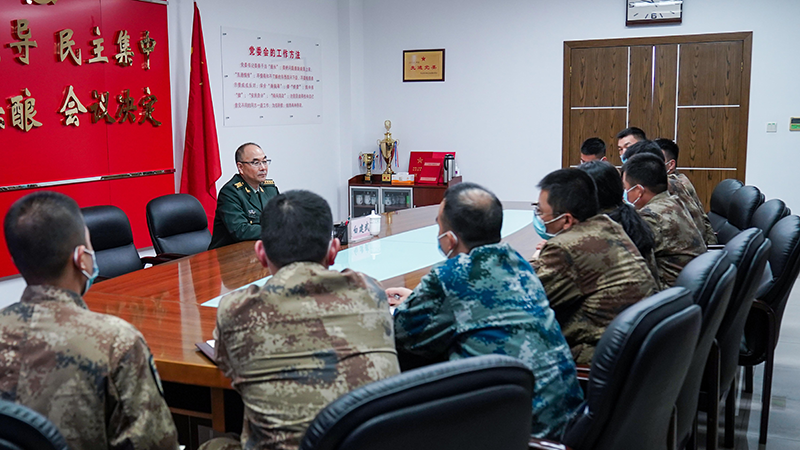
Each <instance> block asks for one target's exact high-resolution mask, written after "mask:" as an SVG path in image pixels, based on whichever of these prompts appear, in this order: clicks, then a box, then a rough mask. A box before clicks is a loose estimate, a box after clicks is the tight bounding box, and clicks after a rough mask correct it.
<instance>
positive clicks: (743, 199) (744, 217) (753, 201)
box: [716, 186, 764, 244]
mask: <svg viewBox="0 0 800 450" xmlns="http://www.w3.org/2000/svg"><path fill="white" fill-rule="evenodd" d="M762 203H764V194H762V193H761V191H760V190H759V189H758V188H757V187H755V186H742V187H741V188H739V189H737V190H736V192H734V193H733V195H732V196H731V202H730V205H728V223H727V224H725V225H724V226H723V227H722V228H721V229H719V230H716V231H717V239H718V240H719V242H720V243H722V244H724V243H727V242H728V241H730V240H731V239H733V237H734V236H736V235H737V234H739V232H740V231H742V230H746V229H748V228H750V222H751V221H752V219H753V214H755V212H756V209H758V207H759V206H761V204H762Z"/></svg>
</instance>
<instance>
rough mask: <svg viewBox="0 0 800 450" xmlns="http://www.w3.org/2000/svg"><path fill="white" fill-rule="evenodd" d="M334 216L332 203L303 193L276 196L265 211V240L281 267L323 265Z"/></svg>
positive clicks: (312, 194)
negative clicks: (308, 264)
mask: <svg viewBox="0 0 800 450" xmlns="http://www.w3.org/2000/svg"><path fill="white" fill-rule="evenodd" d="M332 232H333V216H332V214H331V207H330V206H329V205H328V202H327V201H325V199H324V198H322V197H320V196H319V195H317V194H315V193H313V192H310V191H302V190H293V191H287V192H284V193H283V194H279V195H276V196H275V197H272V198H271V199H270V201H269V202H267V204H266V206H264V210H263V211H262V212H261V240H262V241H263V242H264V250H265V251H266V253H267V257H269V259H270V260H271V261H272V262H273V263H274V264H275V265H277V266H280V267H283V266H285V265H288V264H291V263H293V262H299V261H305V262H316V263H319V262H323V261H324V260H325V255H326V254H327V253H328V248H329V246H330V242H331V233H332Z"/></svg>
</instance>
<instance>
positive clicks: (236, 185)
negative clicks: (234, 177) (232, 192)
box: [233, 181, 244, 189]
mask: <svg viewBox="0 0 800 450" xmlns="http://www.w3.org/2000/svg"><path fill="white" fill-rule="evenodd" d="M243 185H244V183H243V182H241V181H240V182H238V183H236V184H234V185H233V186H234V187H235V188H236V189H239V188H241V187H242V186H243Z"/></svg>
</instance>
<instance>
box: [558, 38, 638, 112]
mask: <svg viewBox="0 0 800 450" xmlns="http://www.w3.org/2000/svg"><path fill="white" fill-rule="evenodd" d="M571 65H572V77H571V87H570V94H571V97H570V106H572V107H576V106H589V107H592V106H594V107H597V106H623V107H624V106H627V95H628V90H627V83H628V67H627V66H628V48H627V47H609V48H600V49H576V50H573V51H572V59H571Z"/></svg>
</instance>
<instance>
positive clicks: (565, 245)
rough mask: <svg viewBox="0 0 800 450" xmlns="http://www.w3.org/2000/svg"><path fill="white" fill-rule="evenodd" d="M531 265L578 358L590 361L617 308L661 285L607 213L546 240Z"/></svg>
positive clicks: (576, 360)
mask: <svg viewBox="0 0 800 450" xmlns="http://www.w3.org/2000/svg"><path fill="white" fill-rule="evenodd" d="M533 267H534V268H535V269H536V275H538V276H539V280H541V282H542V285H543V286H544V291H545V292H546V293H547V298H548V300H550V307H551V308H553V311H555V313H556V319H557V320H558V323H559V324H561V331H562V332H563V333H564V337H566V338H567V343H568V344H569V346H570V348H571V350H572V357H573V358H574V359H575V363H577V364H591V362H592V355H594V349H595V347H597V343H598V342H599V341H600V337H601V336H602V335H603V333H604V332H605V331H606V327H608V324H610V323H611V321H612V320H614V318H615V317H617V314H619V313H620V312H622V310H624V309H625V308H627V307H628V306H630V305H632V304H634V303H636V302H638V301H639V300H641V299H643V298H645V297H648V296H650V295H653V294H655V293H656V292H657V291H658V289H657V285H656V280H655V278H653V274H652V273H651V272H650V269H649V268H648V267H647V263H646V262H645V260H644V258H642V256H641V254H640V253H639V250H637V249H636V245H634V243H633V241H631V238H629V237H628V235H627V234H625V230H623V229H622V226H621V225H619V224H618V223H616V222H614V221H613V220H611V218H610V217H608V216H606V215H605V214H599V215H596V216H594V217H591V218H589V219H588V220H585V221H583V222H580V223H577V224H576V225H575V226H573V227H572V228H570V229H569V230H566V231H564V232H561V233H559V234H557V235H556V236H554V237H553V238H552V239H550V240H549V241H547V243H546V244H545V245H544V247H543V248H542V250H541V252H540V253H539V258H538V259H536V260H535V261H533Z"/></svg>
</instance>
